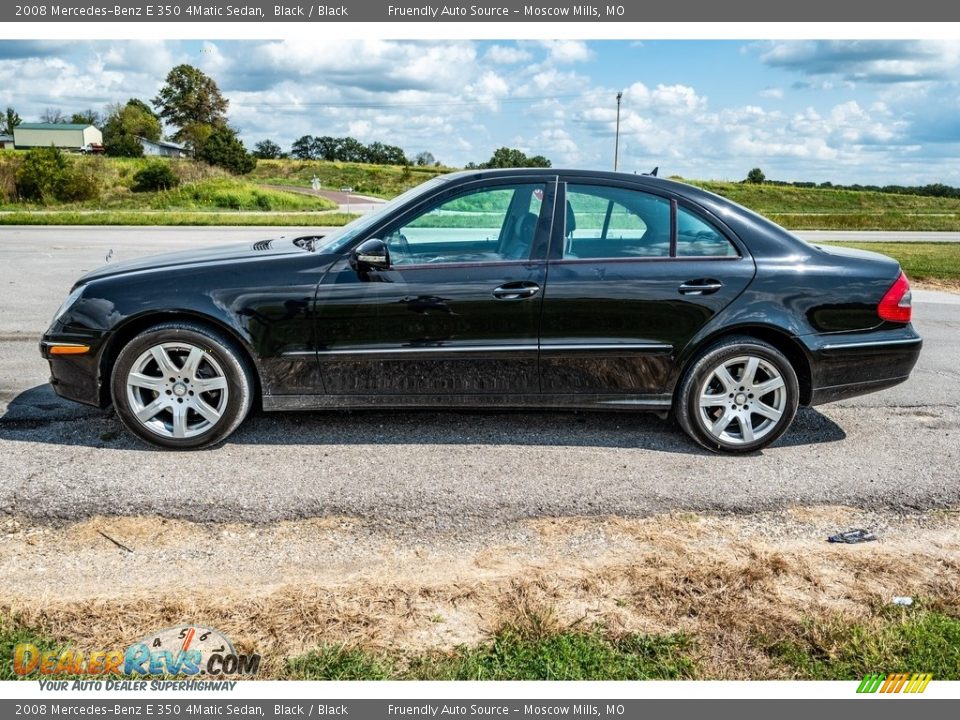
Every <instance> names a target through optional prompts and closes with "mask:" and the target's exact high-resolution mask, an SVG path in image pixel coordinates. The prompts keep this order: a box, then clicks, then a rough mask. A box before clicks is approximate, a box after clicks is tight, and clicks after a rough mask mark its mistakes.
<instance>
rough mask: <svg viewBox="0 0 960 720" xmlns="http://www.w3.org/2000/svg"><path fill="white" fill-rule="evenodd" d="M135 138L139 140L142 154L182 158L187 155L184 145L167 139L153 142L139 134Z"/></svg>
mask: <svg viewBox="0 0 960 720" xmlns="http://www.w3.org/2000/svg"><path fill="white" fill-rule="evenodd" d="M137 140H139V141H140V145H141V147H143V154H144V155H147V156H158V157H172V158H182V157H187V156H188V155H189V153H188V152H187V148H186V146H184V145H178V144H177V143H175V142H170V141H169V140H158V141H156V142H154V141H153V140H147V139H146V138H145V137H140V136H137Z"/></svg>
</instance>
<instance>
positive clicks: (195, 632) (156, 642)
mask: <svg viewBox="0 0 960 720" xmlns="http://www.w3.org/2000/svg"><path fill="white" fill-rule="evenodd" d="M140 642H142V643H143V644H144V645H146V646H147V647H148V648H150V649H151V650H152V651H157V650H169V651H171V652H173V653H177V652H178V651H179V652H188V651H190V650H199V651H200V657H202V658H203V659H204V660H206V659H207V658H208V657H210V654H211V653H220V654H221V655H234V654H236V653H235V651H234V648H233V643H232V642H230V638H228V637H227V636H226V635H224V634H223V633H222V632H220V631H219V630H214V629H213V628H208V627H204V626H202V625H181V626H178V627H169V628H166V629H164V630H160V631H159V632H155V633H152V634H151V635H148V636H147V637H145V638H144V639H143V640H141V641H140Z"/></svg>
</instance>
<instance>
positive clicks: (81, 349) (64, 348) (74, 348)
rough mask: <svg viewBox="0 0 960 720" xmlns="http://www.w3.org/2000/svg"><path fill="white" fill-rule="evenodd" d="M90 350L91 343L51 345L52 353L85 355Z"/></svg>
mask: <svg viewBox="0 0 960 720" xmlns="http://www.w3.org/2000/svg"><path fill="white" fill-rule="evenodd" d="M86 352H90V346H89V345H51V346H50V354H51V355H83V354H84V353H86Z"/></svg>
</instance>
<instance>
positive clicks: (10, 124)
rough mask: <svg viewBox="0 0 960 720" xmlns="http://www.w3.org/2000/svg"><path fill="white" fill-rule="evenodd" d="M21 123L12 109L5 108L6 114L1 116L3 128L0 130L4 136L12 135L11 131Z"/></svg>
mask: <svg viewBox="0 0 960 720" xmlns="http://www.w3.org/2000/svg"><path fill="white" fill-rule="evenodd" d="M21 122H23V121H22V120H21V119H20V116H19V115H18V114H17V111H16V110H14V109H13V108H12V107H9V106H8V107H7V112H6V113H4V116H3V128H2V129H0V132H2V133H3V134H4V135H13V129H14V128H15V127H16V126H17V125H19V124H20V123H21Z"/></svg>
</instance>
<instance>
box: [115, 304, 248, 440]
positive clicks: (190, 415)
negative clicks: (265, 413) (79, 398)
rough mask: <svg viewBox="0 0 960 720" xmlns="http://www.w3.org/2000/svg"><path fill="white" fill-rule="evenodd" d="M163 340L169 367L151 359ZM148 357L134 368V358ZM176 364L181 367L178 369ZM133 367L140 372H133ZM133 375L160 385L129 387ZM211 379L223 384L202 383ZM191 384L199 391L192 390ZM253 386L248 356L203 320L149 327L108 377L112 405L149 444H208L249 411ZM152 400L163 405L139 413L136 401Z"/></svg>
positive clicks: (143, 403) (123, 352)
mask: <svg viewBox="0 0 960 720" xmlns="http://www.w3.org/2000/svg"><path fill="white" fill-rule="evenodd" d="M161 346H162V352H163V354H164V357H166V358H167V359H168V360H170V361H171V363H172V364H170V365H168V366H167V369H168V371H166V372H164V371H163V370H162V369H161V367H160V362H159V361H157V360H153V361H152V363H153V364H152V365H151V364H150V363H151V360H150V359H149V357H146V356H148V355H150V354H151V353H153V352H154V348H161ZM192 349H197V350H199V351H200V352H199V354H198V355H197V357H198V358H199V360H198V361H197V370H196V371H195V372H193V373H191V372H190V371H189V370H188V369H187V365H188V362H187V359H186V357H187V356H189V353H191V352H192ZM145 358H146V359H145ZM181 362H182V366H181V365H180V364H181ZM144 363H147V365H146V366H145V367H138V368H135V364H137V365H139V366H143V365H144ZM178 366H180V370H177V369H176V368H177V367H178ZM135 370H136V372H137V374H136V375H134V376H131V372H132V371H135ZM168 375H169V376H170V377H167V376H168ZM131 378H133V379H135V380H140V381H143V380H144V379H145V380H146V381H147V382H148V383H149V384H150V385H151V386H152V385H156V386H157V387H149V388H147V387H129V386H128V380H130V379H131ZM191 378H192V380H193V384H192V385H191ZM221 378H222V380H221ZM203 383H207V384H206V385H203ZM213 385H222V386H223V388H222V389H219V388H217V389H213V390H201V389H200V388H201V387H207V386H211V387H212V386H213ZM191 387H194V388H197V390H198V391H197V392H196V393H195V392H193V390H190V388H191ZM254 387H255V384H254V380H253V373H252V371H251V369H250V367H249V362H248V360H247V357H246V355H245V354H244V352H243V351H242V350H241V349H240V348H238V347H237V345H236V343H235V342H234V341H233V340H232V339H230V338H228V337H226V336H225V335H224V334H223V333H220V332H217V331H216V330H213V329H211V328H209V327H206V326H204V325H200V324H197V323H191V322H180V321H177V322H165V323H162V324H158V325H155V326H153V327H151V328H148V329H147V330H144V331H143V332H142V333H140V334H139V335H137V336H136V337H135V338H133V339H132V340H131V341H130V342H128V343H127V344H126V345H125V346H124V347H123V348H121V350H120V353H119V355H118V356H117V361H116V363H114V366H113V373H112V375H111V381H110V391H111V395H112V397H113V405H114V407H115V408H116V411H117V415H119V416H120V420H121V421H122V422H123V424H124V425H126V427H127V429H128V430H130V432H132V433H133V434H134V435H136V436H137V437H139V438H140V439H141V440H144V441H145V442H147V443H149V444H151V445H155V446H157V447H162V448H172V449H179V450H187V449H195V448H203V447H209V446H211V445H214V444H216V443H218V442H220V441H221V440H223V439H224V438H226V437H227V436H228V435H230V433H232V432H233V431H234V430H236V428H237V426H239V425H240V423H241V422H243V420H244V418H245V417H246V416H247V413H248V412H249V411H250V407H251V405H252V403H253V395H254ZM224 392H225V396H223V395H221V393H224ZM178 395H182V397H178ZM151 400H153V402H151ZM201 400H202V401H203V402H202V403H201V402H200V401H201ZM184 402H186V405H184ZM154 403H156V405H157V406H159V405H163V406H164V407H162V408H161V409H160V410H158V411H157V412H156V414H155V416H153V417H151V418H147V419H146V420H145V421H141V420H140V419H138V418H137V414H136V407H137V406H138V405H139V407H140V409H141V410H142V411H143V412H144V413H149V412H151V409H150V408H148V407H144V406H153V405H154ZM174 403H180V406H175V405H174ZM214 405H215V406H216V407H213V406H214ZM194 406H196V407H197V408H199V409H194ZM174 407H176V411H177V412H176V413H175V412H174V409H173V408H174ZM201 411H202V413H206V415H205V414H202V413H201ZM175 415H176V416H177V418H176V419H175ZM214 415H217V416H218V417H217V419H216V420H215V421H214V420H212V419H211V417H213V416H214ZM191 423H192V424H191ZM175 425H176V428H175ZM176 434H179V435H180V436H174V435H176ZM188 434H189V436H187V435H188Z"/></svg>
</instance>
